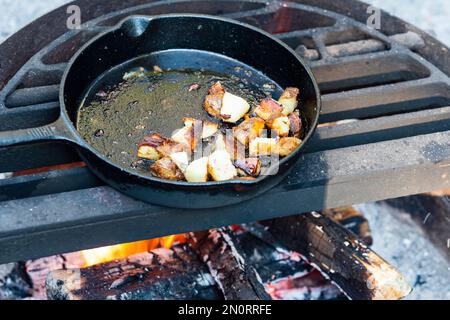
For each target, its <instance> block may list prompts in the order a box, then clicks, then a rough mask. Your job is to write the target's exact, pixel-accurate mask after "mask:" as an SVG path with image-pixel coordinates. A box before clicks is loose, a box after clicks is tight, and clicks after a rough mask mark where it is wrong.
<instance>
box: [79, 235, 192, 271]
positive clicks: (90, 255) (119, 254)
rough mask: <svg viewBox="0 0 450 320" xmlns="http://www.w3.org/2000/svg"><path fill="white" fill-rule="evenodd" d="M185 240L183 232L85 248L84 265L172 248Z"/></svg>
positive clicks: (83, 252)
mask: <svg viewBox="0 0 450 320" xmlns="http://www.w3.org/2000/svg"><path fill="white" fill-rule="evenodd" d="M185 241H186V236H185V235H184V234H181V235H174V236H167V237H162V238H156V239H151V240H144V241H138V242H132V243H125V244H118V245H114V246H108V247H101V248H96V249H90V250H84V251H82V252H81V254H82V256H83V258H84V261H85V263H84V265H83V267H84V268H86V267H90V266H93V265H96V264H100V263H105V262H109V261H113V260H118V259H125V258H127V257H129V256H131V255H133V254H138V253H142V252H146V251H150V250H153V249H156V248H160V247H164V248H171V247H172V246H173V245H175V244H179V243H184V242H185Z"/></svg>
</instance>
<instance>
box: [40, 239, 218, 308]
mask: <svg viewBox="0 0 450 320" xmlns="http://www.w3.org/2000/svg"><path fill="white" fill-rule="evenodd" d="M46 287H47V295H48V298H49V299H56V300H155V299H156V300H172V299H223V296H222V295H221V293H220V291H219V290H218V289H217V287H216V285H215V282H214V279H213V278H212V277H211V275H210V274H209V272H208V270H207V268H206V267H205V266H204V264H203V263H202V262H201V261H199V259H198V258H197V256H196V255H195V254H194V253H193V252H192V251H191V250H189V248H187V247H186V246H175V247H174V248H173V249H172V250H169V249H156V250H153V251H151V252H150V253H143V254H138V255H134V256H131V257H129V258H128V259H124V260H120V261H114V262H109V263H105V264H100V265H96V266H92V267H89V268H85V269H71V270H58V271H53V272H51V273H50V274H49V275H48V277H47V281H46Z"/></svg>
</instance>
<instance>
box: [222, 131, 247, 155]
mask: <svg viewBox="0 0 450 320" xmlns="http://www.w3.org/2000/svg"><path fill="white" fill-rule="evenodd" d="M217 150H223V151H226V152H228V154H229V155H230V157H231V159H232V160H236V159H242V158H245V145H243V144H242V143H240V142H239V141H238V140H236V139H234V137H233V136H231V135H227V136H226V137H225V136H224V135H223V134H219V135H217V137H216V141H215V147H214V151H217Z"/></svg>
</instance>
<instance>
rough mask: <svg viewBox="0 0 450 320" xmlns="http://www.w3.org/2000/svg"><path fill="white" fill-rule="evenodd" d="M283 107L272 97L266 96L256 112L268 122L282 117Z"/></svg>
mask: <svg viewBox="0 0 450 320" xmlns="http://www.w3.org/2000/svg"><path fill="white" fill-rule="evenodd" d="M282 111H283V107H282V106H280V105H279V104H278V102H276V101H275V100H273V99H271V98H266V99H264V100H263V101H261V103H260V104H259V106H258V107H256V109H255V113H256V114H257V115H258V117H260V118H261V119H263V120H264V121H266V122H269V123H270V122H271V121H273V120H274V119H276V118H278V117H281V116H282V115H283V114H282Z"/></svg>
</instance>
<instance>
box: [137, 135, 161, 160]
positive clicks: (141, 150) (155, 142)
mask: <svg viewBox="0 0 450 320" xmlns="http://www.w3.org/2000/svg"><path fill="white" fill-rule="evenodd" d="M167 141H168V139H166V138H164V137H163V136H161V135H160V134H158V133H156V132H153V133H152V134H150V135H149V136H145V137H144V140H143V141H142V142H141V144H140V145H139V147H138V157H139V158H143V159H148V160H158V159H160V158H161V157H162V155H161V153H160V152H158V150H157V147H159V146H161V145H162V144H164V143H166V142H167Z"/></svg>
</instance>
